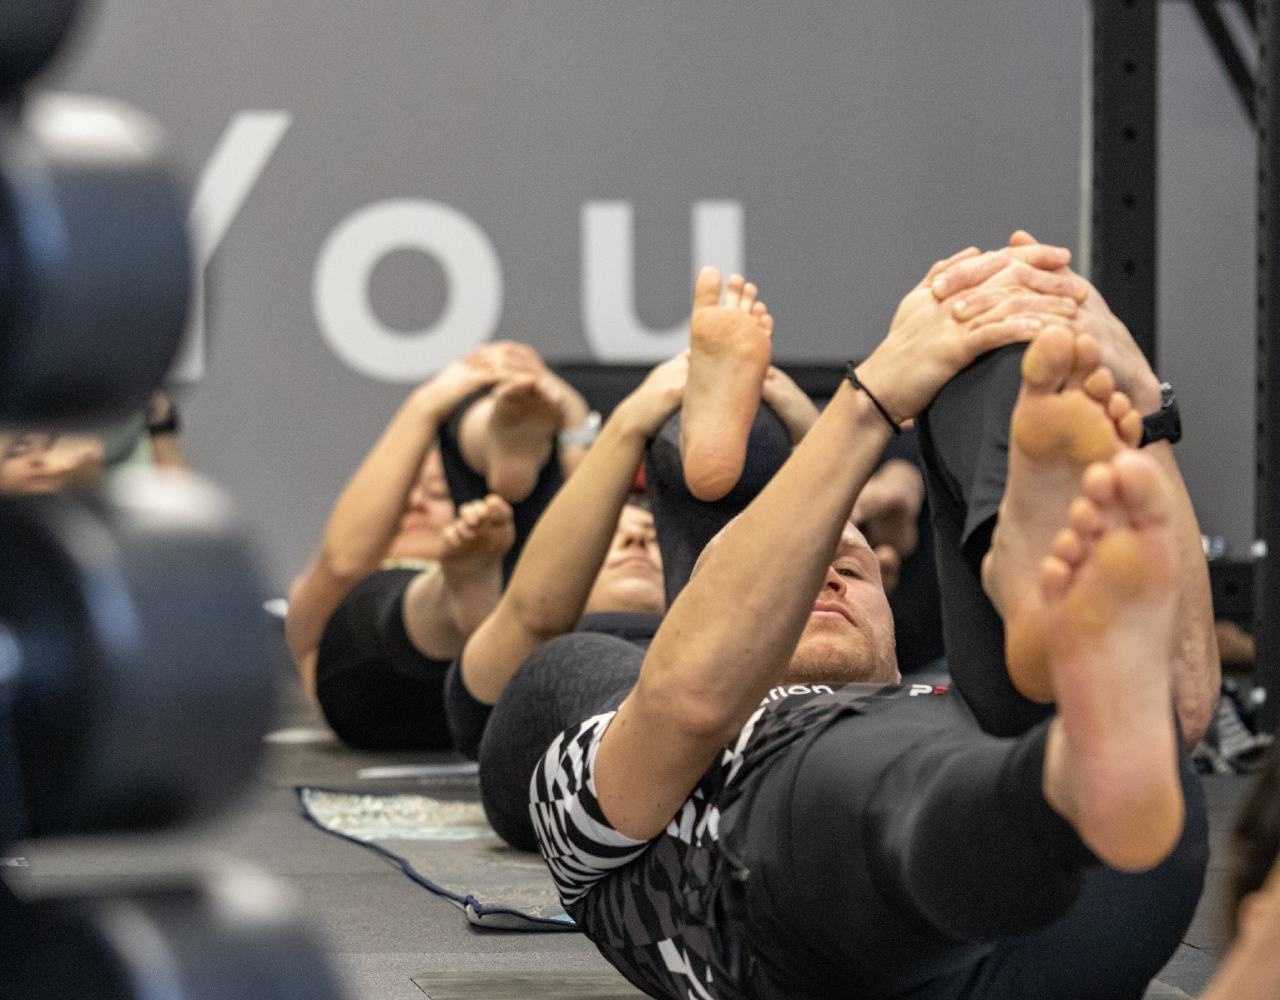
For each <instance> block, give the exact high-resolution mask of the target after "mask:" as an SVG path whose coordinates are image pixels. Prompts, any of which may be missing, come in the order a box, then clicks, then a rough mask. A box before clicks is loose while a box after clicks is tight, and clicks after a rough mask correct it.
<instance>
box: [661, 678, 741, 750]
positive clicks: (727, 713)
mask: <svg viewBox="0 0 1280 1000" xmlns="http://www.w3.org/2000/svg"><path fill="white" fill-rule="evenodd" d="M644 687H645V685H644V684H643V681H642V683H641V684H639V685H637V688H636V694H637V695H639V696H641V697H644V696H645V695H646V694H647V695H648V697H647V698H646V699H645V700H647V701H648V702H649V704H650V711H652V712H654V713H655V714H656V715H658V716H659V717H660V718H662V719H663V720H665V722H666V725H667V726H668V727H670V728H671V729H673V730H675V731H676V732H678V733H680V734H681V736H682V737H683V738H684V739H687V740H689V741H692V742H695V743H697V744H699V745H704V746H717V747H719V746H727V745H728V744H730V743H732V742H733V741H734V740H736V739H737V738H738V732H739V731H740V730H741V729H742V725H743V723H744V722H745V721H746V720H745V719H744V718H742V717H740V714H739V713H737V712H734V711H731V710H729V709H728V708H727V707H726V706H725V705H724V704H723V703H722V702H721V700H720V699H718V698H714V697H710V696H708V694H707V693H706V692H700V691H697V690H689V689H682V688H679V687H678V686H676V685H666V686H659V690H657V691H656V692H654V691H653V689H652V687H651V688H650V690H649V691H648V692H646V691H645V690H644Z"/></svg>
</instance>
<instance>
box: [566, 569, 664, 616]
mask: <svg viewBox="0 0 1280 1000" xmlns="http://www.w3.org/2000/svg"><path fill="white" fill-rule="evenodd" d="M583 610H584V613H586V614H590V613H592V612H596V611H625V612H634V613H636V614H646V615H649V614H652V615H660V614H662V613H663V612H664V611H665V610H666V596H665V594H664V593H663V589H662V582H661V581H660V580H658V581H654V580H651V579H643V580H640V579H635V578H631V579H627V578H625V577H624V578H622V579H614V580H609V581H607V582H606V581H603V580H601V581H599V582H597V584H596V586H595V588H594V589H593V590H592V592H591V595H590V596H589V597H588V598H587V606H586V607H585V608H584V609H583Z"/></svg>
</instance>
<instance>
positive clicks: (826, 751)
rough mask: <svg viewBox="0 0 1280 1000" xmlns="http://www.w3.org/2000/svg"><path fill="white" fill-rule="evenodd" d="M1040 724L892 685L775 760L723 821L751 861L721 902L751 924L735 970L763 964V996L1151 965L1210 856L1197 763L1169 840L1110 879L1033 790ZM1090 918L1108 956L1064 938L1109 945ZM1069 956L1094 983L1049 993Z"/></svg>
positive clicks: (963, 987)
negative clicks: (992, 723)
mask: <svg viewBox="0 0 1280 1000" xmlns="http://www.w3.org/2000/svg"><path fill="white" fill-rule="evenodd" d="M1047 732H1048V727H1047V725H1041V726H1038V727H1036V728H1035V729H1034V730H1033V731H1032V732H1030V733H1027V734H1025V735H1024V736H1023V737H1020V738H1018V739H1016V740H1013V739H997V738H994V737H989V736H987V735H985V734H983V733H981V732H979V731H977V729H976V727H975V726H974V725H973V723H972V721H968V720H967V719H966V716H965V712H964V709H963V707H962V706H961V705H959V704H958V703H956V702H955V700H954V699H952V698H933V697H924V698H918V699H905V698H904V699H899V700H896V701H894V702H891V703H888V704H885V705H881V706H873V707H872V709H871V711H870V712H869V713H868V714H867V715H865V716H849V717H845V718H843V719H841V720H839V721H837V722H836V723H834V724H833V725H831V726H830V727H829V728H828V729H827V730H826V731H825V732H823V733H822V734H821V735H820V736H819V737H818V738H816V739H814V740H813V742H812V743H811V745H810V746H809V747H808V748H807V749H805V750H803V751H802V752H800V753H797V754H796V755H795V760H794V763H793V762H792V761H790V760H789V761H788V762H787V763H785V764H783V765H782V766H779V767H777V768H775V769H774V770H773V771H771V772H769V773H768V774H767V776H766V777H765V778H764V779H763V780H762V781H761V783H760V785H759V787H758V788H757V789H756V790H755V791H754V793H748V795H749V798H746V799H745V800H744V803H743V806H742V808H741V811H740V812H738V813H736V814H733V815H730V816H727V817H726V819H725V822H726V823H728V824H729V832H728V833H727V834H726V835H725V847H726V853H728V854H730V855H732V856H733V857H734V860H735V863H737V864H740V867H741V868H742V869H745V870H746V871H747V872H748V873H749V874H748V876H747V878H746V881H745V883H743V884H735V885H733V886H730V887H729V888H728V890H727V893H726V902H725V907H726V910H727V913H726V917H727V918H728V919H729V920H730V921H733V922H734V923H735V924H737V925H740V926H743V927H745V928H746V936H747V941H746V949H745V950H746V959H745V961H742V962H741V963H739V964H740V970H741V971H747V972H751V971H752V970H754V973H756V974H763V977H764V978H765V979H767V980H768V981H769V982H770V983H772V984H774V989H773V992H772V993H769V992H767V991H766V993H765V994H764V995H770V996H788V997H826V996H836V995H847V994H850V993H857V995H860V996H862V995H865V996H868V997H878V996H899V995H910V993H911V991H912V990H913V989H916V988H919V987H921V986H922V985H923V984H926V983H928V984H930V988H931V989H936V990H937V993H936V994H934V993H930V995H939V996H942V995H947V996H950V995H953V994H954V995H957V996H959V995H964V996H973V997H982V998H984V1000H987V998H996V997H999V998H1003V1000H1014V998H1018V1000H1021V998H1024V997H1030V996H1035V997H1037V998H1038V1000H1039V998H1041V997H1055V998H1059V997H1060V998H1063V1000H1065V998H1067V997H1071V998H1078V997H1082V996H1098V997H1112V996H1113V995H1114V996H1120V995H1124V994H1113V993H1111V992H1108V991H1107V986H1108V984H1116V983H1119V982H1122V981H1123V982H1127V981H1129V980H1131V979H1134V978H1136V976H1140V975H1141V974H1142V973H1140V972H1139V973H1136V974H1135V972H1134V971H1133V970H1134V969H1135V968H1139V967H1140V968H1141V969H1142V970H1146V969H1149V968H1152V969H1155V970H1158V969H1159V967H1160V965H1161V964H1162V963H1163V962H1164V961H1167V959H1168V957H1169V955H1171V954H1172V952H1173V950H1174V949H1175V948H1176V947H1177V943H1178V940H1179V936H1180V934H1181V933H1182V931H1184V930H1185V928H1186V926H1187V924H1188V923H1189V922H1190V919H1191V916H1192V914H1193V913H1194V910H1195V904H1196V900H1197V899H1198V897H1199V890H1200V886H1201V880H1202V878H1203V872H1204V865H1205V860H1206V858H1207V842H1206V837H1207V824H1206V821H1205V811H1204V801H1203V796H1202V795H1201V793H1200V791H1199V786H1198V782H1197V780H1196V778H1195V775H1194V771H1193V769H1192V768H1191V767H1190V765H1189V764H1188V763H1187V761H1186V759H1185V756H1184V758H1183V771H1182V775H1183V780H1184V782H1185V787H1186V794H1187V803H1188V823H1187V826H1186V829H1185V830H1184V833H1183V836H1182V840H1181V842H1180V843H1179V845H1178V847H1177V848H1176V849H1175V851H1174V852H1173V854H1172V855H1170V857H1169V858H1168V859H1167V860H1166V861H1165V862H1163V863H1162V864H1161V865H1160V866H1159V867H1157V868H1156V869H1154V870H1153V871H1150V872H1147V873H1144V874H1141V875H1120V874H1119V873H1114V872H1110V871H1109V870H1107V869H1103V868H1102V867H1101V866H1100V865H1098V863H1097V861H1096V859H1095V858H1094V856H1093V855H1092V854H1091V853H1090V852H1089V851H1088V849H1087V848H1086V847H1085V846H1084V844H1083V843H1082V842H1081V841H1080V839H1079V837H1078V836H1077V835H1076V833H1075V832H1074V831H1073V829H1072V828H1071V826H1070V825H1069V824H1068V823H1067V822H1066V821H1065V820H1063V819H1062V818H1061V817H1060V816H1059V815H1058V814H1057V813H1056V812H1055V811H1054V810H1053V809H1052V808H1051V807H1050V806H1049V805H1048V803H1047V802H1046V801H1045V798H1044V795H1043V792H1042V788H1041V784H1042V772H1043V769H1044V755H1045V744H1046V738H1047ZM854 761H856V762H857V765H856V766H853V765H851V762H854ZM1091 916H1092V917H1093V918H1094V919H1096V920H1097V921H1099V922H1105V923H1106V926H1107V927H1108V928H1109V930H1108V931H1107V933H1108V934H1109V935H1110V937H1111V942H1110V944H1109V945H1107V946H1106V947H1105V948H1101V949H1100V950H1099V952H1098V953H1097V954H1098V955H1099V959H1098V962H1101V963H1105V964H1098V963H1095V961H1094V959H1093V956H1094V954H1095V953H1094V952H1093V951H1091V950H1090V951H1084V950H1082V948H1081V947H1079V946H1077V947H1076V948H1075V949H1074V950H1072V949H1071V948H1070V942H1071V941H1072V940H1075V939H1076V936H1077V935H1078V936H1079V938H1078V940H1079V941H1081V942H1084V943H1088V942H1090V941H1095V940H1096V941H1098V943H1099V944H1102V943H1104V942H1105V935H1103V934H1101V932H1098V931H1096V930H1091V929H1090V924H1089V921H1090V917H1091ZM1126 927H1127V929H1126ZM1134 938H1143V944H1142V946H1141V947H1140V948H1137V951H1138V952H1139V954H1135V953H1134V948H1135V947H1136V946H1134V945H1133V943H1132V941H1133V939H1134ZM1032 941H1034V942H1037V945H1036V946H1035V947H1032V946H1030V945H1028V944H1027V942H1032ZM1082 954H1088V955H1089V956H1090V959H1089V962H1088V963H1082V962H1080V960H1079V957H1080V955H1082ZM1068 955H1070V956H1073V959H1072V961H1073V962H1074V964H1075V965H1076V966H1080V967H1082V968H1080V969H1079V970H1078V975H1076V978H1075V979H1072V980H1071V981H1072V982H1073V983H1077V984H1078V983H1079V982H1080V981H1081V980H1082V979H1086V980H1089V981H1090V982H1092V984H1093V985H1094V986H1097V987H1098V989H1096V990H1093V991H1089V990H1085V991H1077V992H1075V993H1072V992H1070V991H1069V990H1067V991H1057V986H1056V984H1055V976H1056V975H1057V970H1058V968H1059V966H1057V965H1056V964H1055V963H1056V962H1059V961H1066V958H1065V957H1064V956H1068ZM981 983H987V984H990V988H989V989H986V988H984V989H976V988H975V987H976V986H977V985H978V984H981ZM1010 983H1013V984H1016V985H1017V989H1013V990H1010V989H1006V988H1005V987H1006V986H1007V985H1008V984H1010ZM997 987H998V988H997ZM970 990H972V992H968V991H970ZM1019 990H1021V992H1019ZM1139 995H1140V993H1139Z"/></svg>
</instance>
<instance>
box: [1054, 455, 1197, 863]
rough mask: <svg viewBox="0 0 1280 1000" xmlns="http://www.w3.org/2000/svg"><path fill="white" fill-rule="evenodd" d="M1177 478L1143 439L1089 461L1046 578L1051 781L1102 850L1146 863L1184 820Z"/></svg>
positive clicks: (1085, 836)
mask: <svg viewBox="0 0 1280 1000" xmlns="http://www.w3.org/2000/svg"><path fill="white" fill-rule="evenodd" d="M1171 510H1172V500H1171V492H1170V487H1169V484H1168V482H1167V480H1166V479H1165V477H1164V474H1163V473H1162V472H1161V470H1160V468H1159V467H1158V466H1157V465H1156V464H1155V462H1154V461H1153V460H1152V459H1150V458H1149V457H1148V456H1146V455H1142V454H1140V453H1138V452H1136V451H1127V452H1123V453H1121V454H1118V455H1117V456H1115V458H1113V459H1112V460H1111V461H1110V462H1106V463H1099V464H1096V465H1093V466H1090V467H1089V469H1088V470H1087V471H1086V472H1085V474H1084V477H1083V496H1082V497H1081V498H1080V499H1079V501H1078V502H1077V503H1075V504H1073V505H1072V508H1071V512H1070V515H1069V519H1068V524H1067V527H1066V528H1065V529H1063V530H1062V531H1061V533H1060V534H1059V536H1058V538H1057V539H1056V540H1055V543H1054V550H1053V553H1052V554H1051V555H1048V556H1046V557H1045V558H1044V559H1043V560H1042V561H1041V563H1040V568H1039V577H1038V580H1037V581H1036V584H1035V588H1034V589H1035V590H1036V591H1037V596H1038V609H1039V610H1038V615H1039V620H1038V623H1037V624H1038V627H1039V628H1040V630H1041V631H1042V634H1043V637H1044V640H1045V646H1046V648H1047V649H1048V659H1049V662H1050V669H1051V674H1052V678H1053V688H1054V694H1055V697H1056V700H1057V706H1058V708H1057V715H1056V717H1055V718H1054V720H1053V722H1052V723H1051V724H1050V732H1049V742H1048V748H1047V750H1046V763H1045V792H1046V795H1047V797H1048V799H1049V802H1050V803H1051V804H1052V805H1053V806H1054V808H1055V809H1057V811H1058V812H1059V813H1061V814H1062V815H1063V816H1064V817H1066V818H1067V819H1068V820H1069V821H1070V822H1071V823H1072V825H1073V826H1074V827H1075V829H1076V830H1077V832H1078V833H1079V835H1080V837H1081V839H1082V840H1083V841H1084V842H1085V843H1086V844H1087V845H1088V846H1089V848H1090V849H1091V850H1092V851H1093V852H1094V853H1095V854H1096V855H1097V856H1098V857H1099V859H1100V860H1102V861H1103V862H1104V863H1106V864H1108V865H1110V866H1112V867H1113V868H1118V869H1121V870H1123V871H1143V870H1146V869H1149V868H1152V867H1154V866H1155V865H1157V864H1159V863H1160V862H1161V861H1163V860H1164V859H1165V858H1166V857H1167V856H1168V855H1169V852H1170V851H1172V850H1173V848H1174V846H1175V845H1176V843H1177V841H1178V838H1179V836H1180V835H1181V832H1182V826H1183V820H1184V813H1185V803H1184V801H1183V796H1182V786H1181V783H1180V781H1179V777H1178V748H1177V742H1178V740H1177V732H1176V730H1175V727H1174V721H1173V707H1172V704H1173V702H1172V676H1171V648H1172V632H1173V627H1174V619H1175V614H1176V608H1177V581H1176V568H1175V567H1176V563H1175V559H1174V543H1173V533H1172V528H1171V526H1170V512H1171Z"/></svg>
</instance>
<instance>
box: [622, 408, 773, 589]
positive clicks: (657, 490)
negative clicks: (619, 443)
mask: <svg viewBox="0 0 1280 1000" xmlns="http://www.w3.org/2000/svg"><path fill="white" fill-rule="evenodd" d="M790 454H791V437H790V435H788V433H787V429H786V427H785V426H784V424H783V423H782V420H781V419H779V417H778V415H777V414H776V413H774V411H773V409H772V408H770V407H769V406H767V405H764V404H762V405H761V406H760V408H759V409H758V410H757V411H756V416H755V420H754V421H753V422H752V425H751V433H750V436H749V437H748V439H747V458H746V464H745V466H744V467H743V470H742V475H741V476H740V477H739V479H738V482H737V484H736V485H735V486H734V487H733V489H732V490H730V491H729V492H728V494H726V495H725V496H724V497H723V498H721V499H720V500H716V501H713V502H710V503H708V502H705V501H702V500H699V499H697V498H696V497H695V496H694V495H693V494H692V493H690V492H689V488H688V487H687V486H686V485H685V482H684V465H683V463H682V462H681V459H680V411H679V410H677V411H676V412H675V413H674V414H672V416H671V417H669V418H668V419H667V421H666V423H664V424H663V425H662V427H661V428H660V429H659V431H658V434H657V436H656V437H654V439H653V440H652V441H650V442H649V447H648V450H647V451H646V453H645V465H644V476H645V480H644V481H645V490H646V493H647V494H648V498H649V507H650V509H651V510H652V512H653V523H654V528H655V529H656V531H657V535H658V548H659V550H660V551H661V552H662V577H663V584H664V586H665V589H666V596H667V607H671V604H672V602H673V601H674V600H675V599H676V596H677V595H678V594H679V593H680V591H681V590H683V589H684V585H685V584H686V583H688V582H689V577H690V575H691V574H692V573H693V567H694V564H695V563H697V561H698V556H700V555H701V554H702V550H703V549H704V548H706V545H707V542H709V541H711V538H712V537H713V536H714V535H715V533H716V532H717V531H719V530H720V529H721V528H723V527H724V526H725V525H726V524H728V523H729V522H730V521H731V520H732V519H733V518H734V517H736V516H737V515H738V514H740V513H742V511H743V510H744V509H745V508H746V506H747V504H749V503H751V501H752V500H753V499H755V496H756V494H758V493H759V492H760V491H761V490H762V489H764V486H765V484H766V483H767V482H769V480H770V479H772V478H773V474H774V473H775V472H777V471H778V470H779V469H780V468H782V464H783V463H784V462H785V461H786V460H787V457H788V456H789V455H790Z"/></svg>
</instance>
